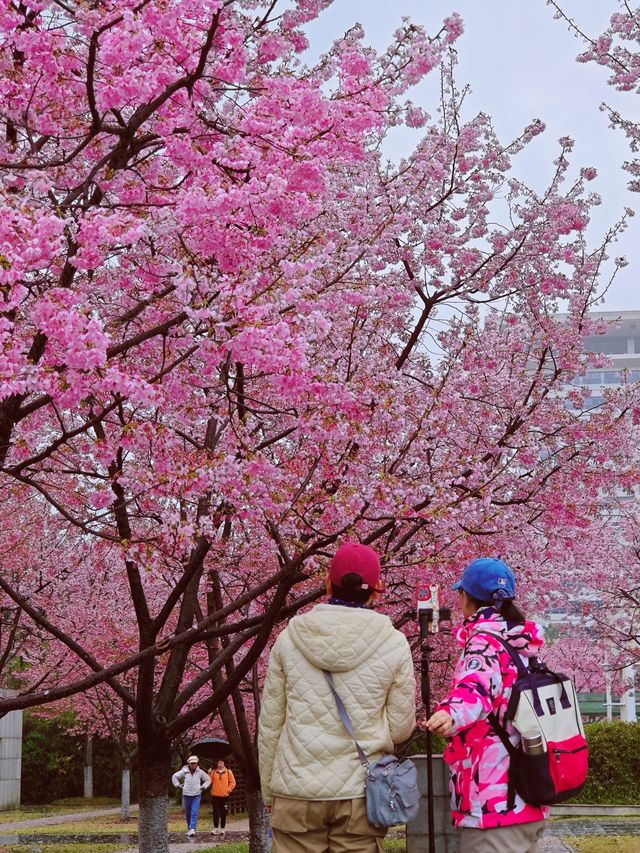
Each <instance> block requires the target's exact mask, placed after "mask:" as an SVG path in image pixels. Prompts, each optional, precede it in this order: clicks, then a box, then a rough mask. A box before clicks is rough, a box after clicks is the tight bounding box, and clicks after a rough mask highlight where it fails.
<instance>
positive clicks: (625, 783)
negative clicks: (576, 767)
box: [572, 722, 640, 805]
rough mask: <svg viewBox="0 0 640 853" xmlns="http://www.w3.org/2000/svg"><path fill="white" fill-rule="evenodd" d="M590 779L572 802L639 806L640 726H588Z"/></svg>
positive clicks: (596, 724) (611, 724) (617, 724)
mask: <svg viewBox="0 0 640 853" xmlns="http://www.w3.org/2000/svg"><path fill="white" fill-rule="evenodd" d="M585 731H586V735H587V740H588V742H589V775H588V777H587V784H586V785H585V787H584V788H583V789H582V791H581V793H580V794H579V796H577V797H576V798H575V799H574V800H572V802H577V803H606V804H620V805H638V804H640V724H638V723H619V722H617V723H587V725H586V726H585Z"/></svg>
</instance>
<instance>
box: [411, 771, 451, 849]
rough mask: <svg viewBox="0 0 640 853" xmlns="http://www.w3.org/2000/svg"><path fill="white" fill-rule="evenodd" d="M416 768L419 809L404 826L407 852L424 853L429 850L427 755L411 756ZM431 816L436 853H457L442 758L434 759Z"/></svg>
mask: <svg viewBox="0 0 640 853" xmlns="http://www.w3.org/2000/svg"><path fill="white" fill-rule="evenodd" d="M411 760H412V761H414V762H415V764H416V766H417V768H418V788H419V789H420V809H419V810H418V814H417V816H416V818H415V819H414V820H412V821H411V823H408V824H407V853H427V851H428V850H429V833H428V827H429V822H428V813H427V756H426V755H412V756H411ZM433 817H434V837H435V850H436V853H458V833H457V830H456V828H455V827H454V826H452V824H451V808H450V805H449V768H448V767H447V765H446V764H445V763H444V761H443V760H442V756H441V755H434V756H433Z"/></svg>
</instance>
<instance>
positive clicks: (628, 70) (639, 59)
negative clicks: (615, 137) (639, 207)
mask: <svg viewBox="0 0 640 853" xmlns="http://www.w3.org/2000/svg"><path fill="white" fill-rule="evenodd" d="M547 2H548V4H549V5H550V6H552V7H553V8H554V9H555V17H556V18H559V19H561V20H564V21H565V22H566V23H567V25H568V26H569V28H570V29H571V30H572V31H573V32H574V33H575V34H576V35H577V36H578V37H579V38H580V39H582V41H584V42H585V45H586V50H585V51H584V52H583V53H581V54H580V55H579V56H578V62H597V63H598V65H603V66H604V67H605V68H607V69H608V70H609V72H610V77H609V84H610V85H611V86H613V87H614V89H617V90H618V91H619V92H634V93H636V94H637V93H638V91H640V89H639V87H638V81H639V80H640V49H639V43H640V6H636V5H634V4H633V3H629V2H627V0H619V2H618V5H619V9H620V10H619V11H618V12H614V13H613V14H612V16H611V22H610V24H609V27H608V28H607V29H606V30H605V32H604V33H602V34H601V35H599V36H597V37H592V36H589V35H587V33H585V32H584V30H583V29H581V27H580V22H579V21H575V20H574V19H573V18H570V17H569V16H568V15H567V14H566V13H565V12H564V10H563V8H562V3H561V2H556V1H555V0H547ZM602 109H603V111H604V112H605V113H606V114H607V115H608V116H609V120H610V122H611V126H612V127H614V128H619V129H621V130H622V131H623V132H624V133H625V134H626V136H627V139H628V140H629V147H630V149H631V151H632V152H633V153H634V154H637V152H638V150H639V146H640V122H638V121H636V120H634V119H633V118H630V117H628V116H623V115H621V114H620V113H619V112H618V110H615V109H613V108H612V107H610V106H608V105H607V104H602ZM624 168H625V169H626V170H627V171H628V172H629V174H630V175H631V176H632V180H631V181H630V182H629V189H631V190H634V191H635V192H638V191H640V160H639V159H638V158H637V157H634V159H633V160H631V161H630V162H628V163H625V166H624Z"/></svg>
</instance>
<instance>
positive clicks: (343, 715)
mask: <svg viewBox="0 0 640 853" xmlns="http://www.w3.org/2000/svg"><path fill="white" fill-rule="evenodd" d="M322 674H323V675H324V677H325V678H326V679H327V684H328V685H329V687H330V688H331V692H332V693H333V698H334V699H335V700H336V705H337V707H338V714H340V719H341V720H342V724H343V726H344V727H345V729H346V730H347V731H348V732H349V734H350V735H351V737H352V738H353V742H354V743H355V745H356V750H357V752H358V758H359V759H360V764H362V766H363V767H369V759H368V758H367V756H366V754H365V752H364V750H363V749H362V747H361V746H360V744H359V743H358V741H357V740H356V733H355V731H354V729H353V723H352V722H351V717H350V716H349V714H348V712H347V709H346V708H345V706H344V702H343V701H342V699H341V698H340V696H339V695H338V691H337V690H336V688H335V686H334V684H333V673H332V672H329V671H328V670H326V669H323V670H322Z"/></svg>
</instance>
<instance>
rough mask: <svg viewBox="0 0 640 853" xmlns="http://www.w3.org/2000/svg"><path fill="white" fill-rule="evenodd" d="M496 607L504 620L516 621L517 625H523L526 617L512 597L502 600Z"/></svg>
mask: <svg viewBox="0 0 640 853" xmlns="http://www.w3.org/2000/svg"><path fill="white" fill-rule="evenodd" d="M498 609H499V610H500V615H501V616H504V619H505V621H506V622H516V623H517V624H519V625H524V623H525V622H526V621H527V617H526V616H525V615H524V613H523V612H522V610H520V608H519V607H518V606H517V605H516V604H515V602H514V601H513V600H512V599H509V600H507V601H504V602H503V603H502V606H501V607H499V608H498Z"/></svg>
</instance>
